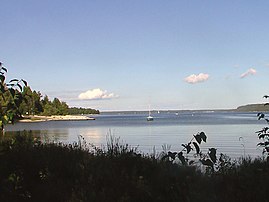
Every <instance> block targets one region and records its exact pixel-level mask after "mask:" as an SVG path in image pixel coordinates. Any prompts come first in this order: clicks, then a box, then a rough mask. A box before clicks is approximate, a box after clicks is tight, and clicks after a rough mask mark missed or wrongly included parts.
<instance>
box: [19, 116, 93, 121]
mask: <svg viewBox="0 0 269 202" xmlns="http://www.w3.org/2000/svg"><path fill="white" fill-rule="evenodd" d="M88 120H95V118H92V117H88V116H84V115H64V116H60V115H57V116H56V115H55V116H38V115H32V116H23V119H21V120H19V122H41V121H88Z"/></svg>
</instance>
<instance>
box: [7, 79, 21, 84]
mask: <svg viewBox="0 0 269 202" xmlns="http://www.w3.org/2000/svg"><path fill="white" fill-rule="evenodd" d="M18 81H19V80H18V79H11V80H10V81H9V83H12V82H18Z"/></svg>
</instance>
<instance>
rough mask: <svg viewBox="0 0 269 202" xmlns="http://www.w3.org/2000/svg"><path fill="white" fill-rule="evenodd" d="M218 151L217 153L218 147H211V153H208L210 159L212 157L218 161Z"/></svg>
mask: <svg viewBox="0 0 269 202" xmlns="http://www.w3.org/2000/svg"><path fill="white" fill-rule="evenodd" d="M216 153H217V149H215V148H210V149H209V153H208V155H209V157H210V159H211V160H212V161H213V162H214V163H216V161H217V156H216Z"/></svg>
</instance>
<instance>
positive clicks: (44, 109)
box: [19, 86, 100, 116]
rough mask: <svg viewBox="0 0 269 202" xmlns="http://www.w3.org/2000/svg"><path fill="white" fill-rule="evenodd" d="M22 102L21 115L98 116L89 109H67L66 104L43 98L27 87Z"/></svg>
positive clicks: (95, 111)
mask: <svg viewBox="0 0 269 202" xmlns="http://www.w3.org/2000/svg"><path fill="white" fill-rule="evenodd" d="M22 96H23V101H22V103H21V104H20V106H19V113H20V114H21V115H44V116H50V115H77V114H99V113H100V112H99V110H95V109H91V108H77V107H69V106H68V105H67V103H66V102H62V101H60V100H59V99H58V98H54V99H53V100H49V98H48V96H47V95H45V96H43V95H42V94H41V93H40V92H39V91H35V90H34V91H32V89H31V88H30V87H29V86H25V87H24V88H23V91H22Z"/></svg>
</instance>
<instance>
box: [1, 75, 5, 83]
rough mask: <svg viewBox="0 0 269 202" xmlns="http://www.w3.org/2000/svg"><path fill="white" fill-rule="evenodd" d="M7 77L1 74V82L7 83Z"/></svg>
mask: <svg viewBox="0 0 269 202" xmlns="http://www.w3.org/2000/svg"><path fill="white" fill-rule="evenodd" d="M5 78H6V77H5V76H4V75H2V74H0V80H1V82H4V81H5Z"/></svg>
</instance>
